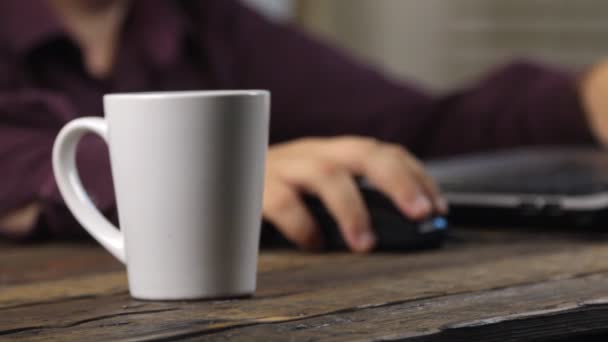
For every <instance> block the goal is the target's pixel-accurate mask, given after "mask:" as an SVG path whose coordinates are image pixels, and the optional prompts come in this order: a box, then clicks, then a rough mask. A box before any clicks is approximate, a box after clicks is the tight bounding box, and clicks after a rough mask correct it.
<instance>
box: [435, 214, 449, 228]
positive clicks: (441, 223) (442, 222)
mask: <svg viewBox="0 0 608 342" xmlns="http://www.w3.org/2000/svg"><path fill="white" fill-rule="evenodd" d="M447 227H448V221H447V220H446V219H444V218H443V217H436V218H434V219H433V228H435V229H436V230H444V229H446V228H447Z"/></svg>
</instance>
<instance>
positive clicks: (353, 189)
mask: <svg viewBox="0 0 608 342" xmlns="http://www.w3.org/2000/svg"><path fill="white" fill-rule="evenodd" d="M353 176H363V177H365V178H366V179H367V181H368V182H369V183H371V184H372V185H374V186H375V187H376V188H377V189H379V190H380V191H382V192H383V193H384V194H386V195H387V196H388V197H389V198H390V199H391V200H392V201H393V203H394V204H395V206H396V207H397V208H399V209H400V210H401V211H402V212H403V213H404V214H405V215H406V216H408V217H409V218H412V219H421V218H424V217H426V216H428V215H429V214H431V213H432V212H433V211H435V212H438V213H445V212H446V211H447V204H446V202H445V200H444V199H443V198H442V197H441V196H440V194H439V190H438V188H437V186H436V185H435V183H434V182H433V181H432V180H431V179H430V178H429V176H428V175H427V174H426V173H425V171H424V169H423V167H422V165H421V164H420V162H418V161H417V160H416V159H415V158H414V157H413V156H412V155H410V154H409V153H408V152H407V151H406V150H405V149H403V148H402V147H400V146H399V145H394V144H387V143H382V142H379V141H377V140H374V139H371V138H364V137H350V136H349V137H338V138H305V139H299V140H294V141H291V142H287V143H283V144H277V145H273V146H271V147H270V149H269V151H268V156H267V162H266V180H265V187H264V203H263V213H264V217H265V218H266V219H267V220H268V221H270V222H271V223H272V224H273V225H275V226H276V227H277V228H278V229H279V230H280V231H281V232H282V234H284V235H285V236H286V237H287V238H288V239H289V240H291V241H292V242H294V243H295V244H296V245H297V246H298V247H300V248H303V249H309V250H314V249H318V248H319V247H321V246H322V243H323V241H322V240H321V234H320V232H319V227H318V226H317V224H316V222H314V219H313V217H312V216H311V214H310V213H309V212H308V210H307V209H306V207H305V205H304V203H303V201H302V199H301V197H300V194H301V193H310V194H313V195H315V196H318V197H319V198H320V199H321V201H322V202H323V203H324V205H325V206H326V207H327V209H328V211H329V212H330V213H331V214H332V216H333V217H334V218H335V220H336V222H337V224H338V226H339V229H340V231H341V232H342V235H343V236H344V238H345V241H346V243H347V245H348V246H349V247H350V248H351V249H352V250H353V251H355V252H368V251H370V250H371V249H372V248H373V247H374V245H375V242H376V238H375V235H374V233H373V229H372V227H371V223H370V218H369V213H368V211H367V208H366V207H365V203H364V201H363V198H362V196H361V194H360V193H359V191H358V189H357V186H356V183H355V180H354V179H353Z"/></svg>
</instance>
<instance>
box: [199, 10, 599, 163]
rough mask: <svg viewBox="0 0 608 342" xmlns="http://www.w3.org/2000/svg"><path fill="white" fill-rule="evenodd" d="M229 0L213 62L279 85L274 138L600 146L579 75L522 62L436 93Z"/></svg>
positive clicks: (421, 150)
mask: <svg viewBox="0 0 608 342" xmlns="http://www.w3.org/2000/svg"><path fill="white" fill-rule="evenodd" d="M222 4H223V5H222V6H220V5H215V7H216V8H213V9H212V10H211V11H209V12H208V13H213V17H209V18H207V22H208V25H210V28H209V30H208V31H209V32H211V33H212V34H210V35H209V37H208V39H207V40H206V41H207V42H208V44H209V45H208V46H207V50H208V51H209V56H210V60H211V62H212V63H214V65H215V68H216V69H218V70H225V72H223V73H220V76H223V77H224V79H226V80H229V79H234V80H236V81H235V82H233V83H232V84H230V83H226V84H227V85H228V86H233V87H234V86H236V87H241V88H265V89H269V90H270V91H271V92H272V99H273V103H272V106H273V109H272V116H271V142H280V141H284V140H289V139H294V138H298V137H302V136H332V135H338V134H358V135H365V136H373V137H376V138H379V139H382V140H385V141H390V142H395V143H399V144H402V145H403V146H405V147H407V148H408V149H409V150H411V151H412V152H414V153H415V154H416V155H417V156H419V157H422V158H428V157H436V156H441V155H447V154H450V155H453V154H458V153H466V152H476V151H481V150H490V149H500V148H508V147H515V146H521V145H534V144H591V143H594V139H593V137H592V134H591V132H590V130H589V127H588V124H587V122H586V116H585V114H584V112H583V109H582V107H581V104H580V100H579V95H578V90H577V85H576V78H577V76H576V75H575V74H570V73H567V72H564V71H561V70H557V69H551V68H548V67H544V66H540V65H537V64H534V63H531V62H527V61H518V62H514V63H512V64H509V65H507V66H504V67H502V68H499V69H497V70H496V71H495V72H493V73H491V74H490V75H489V76H488V77H487V78H485V79H483V80H482V81H481V82H479V83H477V84H475V85H473V86H471V87H468V88H465V89H464V90H462V91H458V92H454V93H451V94H447V95H445V96H432V95H431V94H429V93H428V92H426V91H424V90H423V89H422V88H421V87H420V86H419V85H416V84H411V83H405V82H401V81H399V82H398V81H395V80H392V79H389V78H387V77H385V76H383V75H382V74H380V73H379V72H377V71H376V70H374V69H373V68H371V67H369V66H367V65H364V64H363V63H361V62H359V61H357V60H356V59H353V58H352V57H349V56H347V55H346V54H344V53H342V52H341V51H339V50H338V49H336V48H332V47H330V46H329V45H327V44H324V43H323V42H319V41H318V40H314V39H311V38H310V37H308V36H307V35H306V34H304V33H302V32H300V31H299V30H297V29H296V28H294V27H291V26H290V25H286V24H279V23H274V22H271V21H268V20H266V19H264V18H263V17H262V16H260V15H259V14H257V13H256V12H254V11H252V10H250V9H248V8H247V7H245V6H243V5H239V4H238V3H236V2H231V1H222ZM228 4H231V5H228ZM230 6H232V7H230ZM220 33H221V34H220ZM406 58H407V57H406ZM231 73H232V75H231Z"/></svg>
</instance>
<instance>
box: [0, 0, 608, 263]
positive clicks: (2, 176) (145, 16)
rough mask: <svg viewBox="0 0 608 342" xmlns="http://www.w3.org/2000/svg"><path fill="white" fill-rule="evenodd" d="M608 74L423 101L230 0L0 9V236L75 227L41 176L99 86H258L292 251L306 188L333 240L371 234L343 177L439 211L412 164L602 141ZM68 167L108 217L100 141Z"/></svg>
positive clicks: (276, 211)
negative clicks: (321, 207)
mask: <svg viewBox="0 0 608 342" xmlns="http://www.w3.org/2000/svg"><path fill="white" fill-rule="evenodd" d="M607 70H608V67H606V66H605V65H604V64H602V63H599V64H598V65H597V66H595V67H593V68H591V69H590V70H588V71H587V72H585V73H583V74H571V73H567V72H563V71H560V70H555V69H551V68H548V67H545V66H540V65H536V64H533V63H530V62H526V61H519V62H514V63H512V64H509V65H507V66H505V67H503V68H501V69H499V70H497V71H495V72H493V73H491V74H490V75H489V76H488V77H487V78H485V79H483V80H482V81H481V82H479V83H478V84H477V85H475V86H472V87H469V88H465V89H462V90H460V91H457V92H454V93H451V94H448V95H445V96H440V97H434V96H430V95H429V94H428V93H426V92H424V91H423V90H421V89H420V88H419V87H418V86H416V85H414V84H408V83H405V82H396V81H393V80H389V79H388V78H386V77H384V76H383V75H381V74H380V73H378V72H377V71H375V70H374V69H373V68H371V67H369V66H366V65H364V64H362V63H360V62H358V61H356V60H354V59H353V58H351V57H348V56H347V55H345V54H344V53H342V52H340V51H338V50H336V49H335V48H331V47H329V46H328V45H326V44H324V43H322V42H319V41H315V40H314V39H311V38H310V37H308V36H307V35H306V34H304V33H302V32H300V31H299V30H297V29H295V28H293V27H291V26H289V25H286V24H277V23H273V22H270V21H267V20H265V19H264V18H263V17H262V16H260V15H259V14H256V13H255V12H254V11H252V10H250V9H248V8H247V7H245V6H243V5H241V4H240V3H238V2H237V1H235V0H206V1H193V0H190V1H188V0H181V1H164V0H145V1H144V0H47V1H38V0H3V1H1V2H0V75H1V76H0V165H1V167H0V189H2V190H1V191H0V232H1V234H2V235H3V236H5V237H10V238H13V239H27V238H34V237H60V236H61V237H70V236H78V235H81V234H83V233H82V229H80V228H79V227H78V225H77V224H76V222H75V220H74V219H73V218H72V217H71V215H70V214H69V212H68V211H67V209H66V207H65V205H64V204H63V201H62V199H61V196H60V194H59V191H58V189H57V186H56V184H55V182H54V178H53V174H52V170H51V149H52V143H53V140H54V138H55V136H56V134H57V132H58V131H59V129H60V128H61V127H62V126H63V125H64V124H65V123H66V122H68V121H69V120H71V119H74V118H76V117H78V116H84V115H102V102H101V99H102V95H103V94H104V93H108V92H134V91H152V90H185V89H246V88H263V89H268V90H270V91H271V93H272V99H273V102H272V113H271V116H272V119H271V133H270V142H271V146H270V147H269V151H268V160H267V176H266V179H265V189H264V201H263V215H264V218H265V219H266V220H268V221H270V222H272V223H273V224H274V225H276V226H277V227H278V228H279V229H280V231H281V232H282V233H283V234H284V235H285V236H286V237H287V238H288V239H290V240H291V241H293V242H294V243H296V244H297V245H298V246H299V247H301V248H303V249H315V248H318V247H319V246H320V245H321V244H322V243H323V242H322V241H321V238H320V234H319V227H318V226H317V225H316V222H314V220H313V219H312V217H311V216H310V213H309V212H307V210H306V209H305V207H304V206H303V203H302V201H301V198H300V195H301V194H302V193H312V194H315V195H318V196H319V197H320V198H321V199H322V201H323V202H324V203H325V205H326V206H327V207H328V208H329V210H330V212H331V214H332V215H333V216H334V217H335V218H336V220H337V222H338V224H339V227H340V229H341V231H342V233H343V235H344V236H345V239H346V241H347V244H348V245H349V247H350V248H351V249H352V250H353V251H355V252H367V251H369V250H371V249H372V248H373V246H374V243H375V236H374V233H373V227H371V226H370V222H369V214H368V213H367V211H366V209H365V207H364V204H363V201H362V199H361V195H360V194H359V193H358V191H357V189H356V185H355V182H354V180H353V177H354V176H364V177H366V178H367V179H368V180H369V181H370V182H371V183H372V184H373V185H375V186H376V187H377V188H379V189H380V190H381V191H383V192H384V193H386V195H387V196H388V197H389V198H390V199H391V200H392V201H393V202H394V203H395V204H396V206H397V207H398V208H399V209H400V210H402V211H403V213H404V214H405V215H407V216H409V217H411V218H414V219H416V218H421V217H424V216H426V215H429V214H430V213H431V212H433V211H436V212H440V213H445V211H446V210H447V205H446V203H445V200H443V199H442V197H441V195H440V193H439V190H438V189H437V186H436V185H435V184H434V183H433V180H432V179H430V178H429V176H428V175H427V174H426V173H425V172H424V169H423V167H422V165H421V163H420V162H419V161H418V159H417V158H428V157H433V156H442V155H450V154H458V153H465V152H472V151H479V150H490V149H499V148H507V147H514V146H521V145H532V144H557V143H559V144H595V143H598V142H599V143H605V142H606V141H608V123H607V119H606V117H607V114H606V113H605V112H606V111H607V110H608V98H607V97H605V96H604V94H605V93H606V91H605V89H606V88H607V87H608V86H607V85H606V84H607V82H608V76H607V73H608V71H607ZM78 164H79V171H80V173H81V177H82V179H83V183H84V185H85V187H86V188H87V189H88V191H89V194H90V196H91V198H92V200H93V201H94V202H95V204H96V205H97V206H98V207H99V208H100V209H102V210H103V211H104V212H105V213H106V214H107V215H109V216H110V217H111V218H113V219H114V220H116V210H115V205H114V194H113V190H112V181H111V175H110V169H109V162H108V156H107V150H106V147H105V145H104V144H103V142H101V141H99V140H96V138H94V137H87V138H86V139H84V140H83V141H82V142H81V146H80V147H79V152H78Z"/></svg>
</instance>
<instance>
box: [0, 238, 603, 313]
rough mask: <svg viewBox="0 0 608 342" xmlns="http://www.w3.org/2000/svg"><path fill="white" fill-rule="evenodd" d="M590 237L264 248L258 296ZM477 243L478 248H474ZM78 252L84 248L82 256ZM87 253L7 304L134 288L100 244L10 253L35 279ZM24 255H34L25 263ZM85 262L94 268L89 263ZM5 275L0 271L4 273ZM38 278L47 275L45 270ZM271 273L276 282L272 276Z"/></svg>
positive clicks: (12, 295) (574, 243) (6, 296)
mask: <svg viewBox="0 0 608 342" xmlns="http://www.w3.org/2000/svg"><path fill="white" fill-rule="evenodd" d="M589 244H591V245H593V244H598V242H595V241H591V242H590V241H589V240H588V239H587V238H586V236H585V235H582V236H579V235H572V234H565V235H563V234H562V235H560V234H555V233H554V232H546V231H509V230H497V231H483V230H481V231H480V230H473V231H470V230H459V231H458V235H457V236H456V238H454V239H453V241H452V242H451V243H450V244H449V245H448V246H447V247H446V248H444V249H441V250H435V251H427V252H420V253H410V254H397V255H391V254H387V255H383V254H375V255H373V256H355V255H351V254H348V253H334V254H330V255H328V254H304V253H298V252H294V251H291V252H283V251H278V252H277V251H265V252H264V253H262V255H261V257H260V262H259V278H260V281H259V286H258V291H257V295H258V296H262V297H265V296H277V295H281V294H285V293H296V292H303V291H307V290H308V287H307V286H308V284H310V283H315V284H317V286H320V285H323V286H327V287H336V286H340V285H341V284H350V283H352V282H357V281H359V280H360V279H364V278H374V277H375V276H384V275H386V274H387V273H395V272H396V271H399V272H397V273H396V274H403V271H406V273H407V272H410V273H411V272H415V271H417V270H427V271H432V272H440V270H442V269H445V268H449V267H456V268H465V267H469V265H475V264H477V263H478V262H479V261H480V260H483V261H485V262H491V261H492V260H501V259H503V258H509V257H511V256H512V255H518V256H520V257H521V256H526V255H528V256H529V257H530V258H532V256H534V255H538V254H544V253H554V252H557V251H570V250H572V251H575V250H576V249H582V248H586V246H588V245H589ZM600 244H601V243H600ZM473 246H474V247H473ZM79 248H80V249H79ZM471 248H474V250H473V251H474V252H472V250H471ZM2 255H4V253H3V254H2ZM75 255H78V258H76V257H75ZM87 255H89V257H87ZM81 257H82V258H83V259H87V260H88V261H87V262H84V263H82V264H79V263H78V262H76V264H75V265H73V266H64V267H60V268H58V271H57V272H56V273H53V272H49V273H51V275H50V278H51V279H53V278H57V277H59V274H60V273H61V272H64V273H65V277H64V279H59V280H51V281H40V280H39V279H37V280H38V281H36V282H33V283H32V284H23V286H6V287H4V288H2V287H0V288H1V289H2V291H0V308H2V307H6V306H15V305H22V304H28V303H38V302H48V301H53V300H57V299H60V298H78V297H82V296H93V295H99V294H109V293H120V292H126V291H127V283H126V280H125V277H124V275H122V273H121V272H105V271H106V270H113V269H116V268H119V269H122V266H120V264H118V263H117V262H116V261H114V259H112V257H111V256H109V254H108V253H105V252H104V251H103V249H101V248H99V247H94V246H90V245H89V246H81V247H75V246H73V245H69V246H67V247H66V246H63V245H62V246H55V245H50V246H49V247H44V248H39V249H32V250H31V251H30V250H23V251H21V253H20V254H19V258H17V257H11V255H9V256H8V257H7V258H6V260H11V259H12V260H14V263H15V264H17V265H22V266H23V272H22V273H23V275H22V276H21V277H22V278H23V279H32V278H36V275H35V274H36V273H37V272H38V271H39V270H41V269H44V268H45V267H46V266H47V265H48V264H49V263H51V264H61V265H64V264H70V263H71V262H74V261H73V260H76V259H79V258H81ZM0 259H2V258H0ZM21 259H26V260H33V261H25V262H24V261H23V260H21ZM98 259H99V260H101V262H100V263H99V266H95V261H96V260H98ZM328 261H329V262H328ZM12 262H13V261H11V262H6V263H5V265H6V264H11V263H12ZM104 262H106V264H104ZM83 265H88V266H90V267H89V268H86V269H83V268H82V266H83ZM102 265H105V266H102ZM573 266H575V265H573ZM106 267H107V268H106ZM14 270H15V271H14V272H13V273H12V275H11V276H12V277H13V278H15V277H16V276H15V274H16V273H17V272H18V271H17V270H16V269H15V268H14ZM336 270H338V271H336ZM49 273H47V275H48V274H49ZM2 274H3V273H2V272H0V277H2ZM9 274H10V273H9ZM24 277H25V278H24ZM39 277H40V278H42V276H39ZM265 279H268V280H269V281H268V282H266V281H265Z"/></svg>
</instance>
